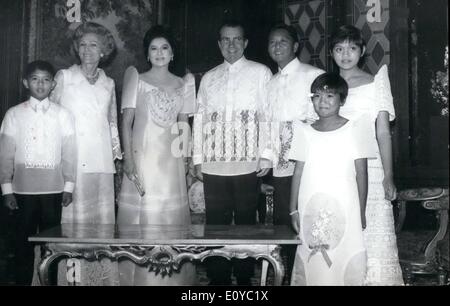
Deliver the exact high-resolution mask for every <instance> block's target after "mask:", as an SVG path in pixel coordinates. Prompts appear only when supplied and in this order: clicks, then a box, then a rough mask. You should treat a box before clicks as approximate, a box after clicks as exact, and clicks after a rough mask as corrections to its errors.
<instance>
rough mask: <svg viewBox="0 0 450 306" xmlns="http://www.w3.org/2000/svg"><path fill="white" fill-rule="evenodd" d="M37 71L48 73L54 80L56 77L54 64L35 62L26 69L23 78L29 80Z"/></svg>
mask: <svg viewBox="0 0 450 306" xmlns="http://www.w3.org/2000/svg"><path fill="white" fill-rule="evenodd" d="M36 70H41V71H46V72H48V73H49V74H50V75H51V76H52V78H54V77H55V68H53V66H52V64H50V63H49V62H46V61H34V62H31V63H29V64H28V65H27V66H26V68H25V72H24V74H23V77H24V78H25V79H28V78H29V77H30V76H31V75H32V74H33V73H34V72H35V71H36Z"/></svg>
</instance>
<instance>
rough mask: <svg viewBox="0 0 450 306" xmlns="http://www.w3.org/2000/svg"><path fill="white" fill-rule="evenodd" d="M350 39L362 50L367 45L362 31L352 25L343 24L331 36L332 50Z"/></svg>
mask: <svg viewBox="0 0 450 306" xmlns="http://www.w3.org/2000/svg"><path fill="white" fill-rule="evenodd" d="M345 41H349V42H352V43H354V44H355V45H357V46H358V47H359V48H360V49H361V51H362V50H363V48H364V47H365V46H366V42H365V41H364V38H363V37H362V34H361V31H360V30H359V29H358V28H357V27H354V26H352V25H344V26H341V27H340V28H339V29H338V30H337V31H336V33H334V35H333V36H332V37H331V43H330V50H333V49H334V47H335V46H336V45H337V44H339V43H342V42H345Z"/></svg>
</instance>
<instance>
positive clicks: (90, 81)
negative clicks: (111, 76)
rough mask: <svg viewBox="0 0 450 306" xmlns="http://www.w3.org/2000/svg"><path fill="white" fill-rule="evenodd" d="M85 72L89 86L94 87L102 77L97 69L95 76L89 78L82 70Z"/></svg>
mask: <svg viewBox="0 0 450 306" xmlns="http://www.w3.org/2000/svg"><path fill="white" fill-rule="evenodd" d="M81 71H82V72H83V75H84V77H85V78H86V79H87V80H88V82H89V84H91V85H94V84H95V83H96V82H97V80H98V78H99V77H100V70H99V69H97V71H96V72H95V74H94V75H92V76H89V75H87V74H86V73H85V72H84V71H83V70H81Z"/></svg>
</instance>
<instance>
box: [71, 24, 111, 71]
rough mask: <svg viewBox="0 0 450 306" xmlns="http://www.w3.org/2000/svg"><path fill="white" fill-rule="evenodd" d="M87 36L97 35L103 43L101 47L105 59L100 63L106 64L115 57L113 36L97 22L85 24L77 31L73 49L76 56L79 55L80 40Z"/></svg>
mask: <svg viewBox="0 0 450 306" xmlns="http://www.w3.org/2000/svg"><path fill="white" fill-rule="evenodd" d="M86 34H95V35H97V36H98V37H99V38H100V41H101V43H102V45H101V46H100V47H101V50H102V53H103V57H102V58H101V59H100V62H102V63H103V62H106V61H108V60H110V59H111V57H113V56H114V54H115V51H116V42H115V40H114V37H113V35H112V34H111V32H110V31H109V30H108V29H107V28H105V27H104V26H102V25H101V24H98V23H95V22H86V23H83V24H82V25H80V26H79V27H78V28H77V29H76V30H75V33H74V36H73V47H74V49H75V51H76V54H78V50H79V47H80V40H81V38H82V37H83V36H84V35H86Z"/></svg>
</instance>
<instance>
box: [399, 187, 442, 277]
mask: <svg viewBox="0 0 450 306" xmlns="http://www.w3.org/2000/svg"><path fill="white" fill-rule="evenodd" d="M397 200H398V205H399V215H398V221H397V225H396V231H397V233H399V232H400V231H401V230H402V227H403V224H404V221H405V217H406V213H407V207H408V203H413V202H420V204H421V206H422V207H423V208H424V209H427V210H431V211H434V212H435V214H436V218H437V220H438V228H437V230H436V232H435V233H434V235H433V237H430V238H429V239H428V240H427V241H424V247H423V248H422V253H421V254H420V255H419V256H418V257H417V258H414V259H407V260H406V259H405V260H400V262H401V264H402V266H403V267H404V271H405V282H406V284H407V285H408V284H411V282H412V280H413V279H414V277H415V276H424V275H435V276H437V277H438V281H439V284H440V285H445V284H447V283H448V280H447V277H448V271H447V270H446V268H445V267H444V266H443V264H442V256H441V254H440V252H439V249H438V243H439V242H441V241H443V239H444V237H445V236H446V233H447V231H448V222H449V219H448V209H449V191H448V189H443V188H420V189H409V190H403V191H400V192H399V194H398V199H397ZM447 243H448V241H447ZM447 256H448V254H447ZM447 269H448V267H447Z"/></svg>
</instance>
